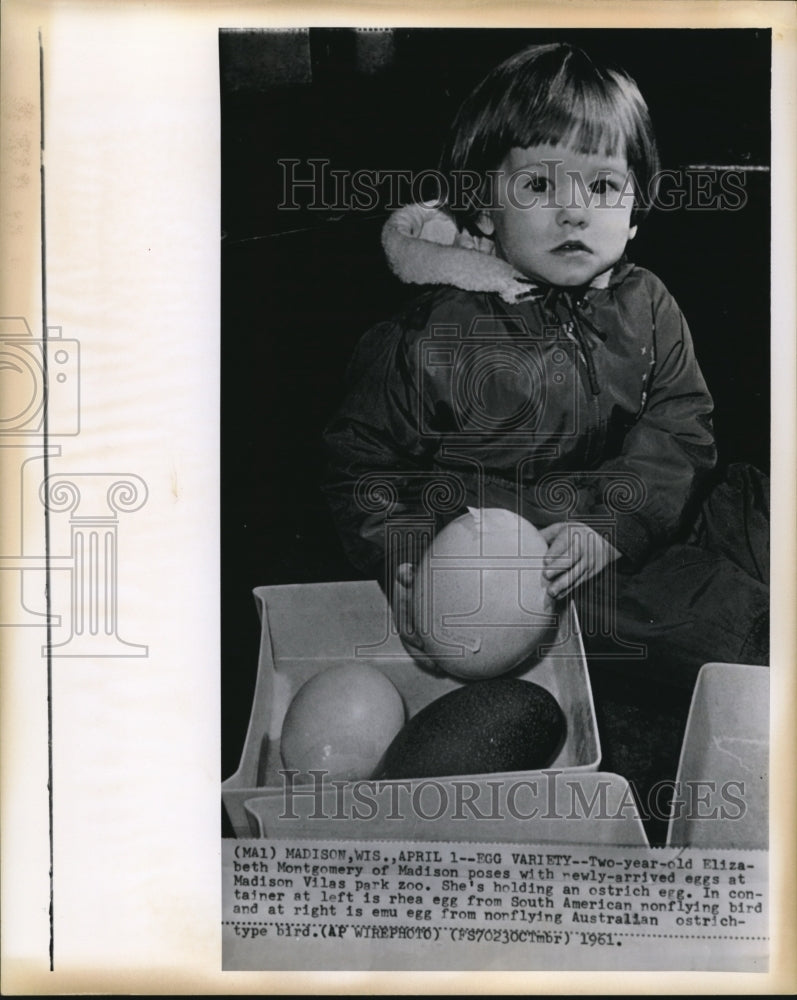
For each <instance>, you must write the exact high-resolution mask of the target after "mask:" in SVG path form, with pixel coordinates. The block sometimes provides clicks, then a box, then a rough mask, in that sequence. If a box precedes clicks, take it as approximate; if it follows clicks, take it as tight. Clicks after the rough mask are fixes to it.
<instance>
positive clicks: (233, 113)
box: [220, 29, 770, 840]
mask: <svg viewBox="0 0 797 1000" xmlns="http://www.w3.org/2000/svg"><path fill="white" fill-rule="evenodd" d="M549 41H569V42H573V43H574V44H576V45H581V46H583V47H584V48H585V49H586V50H587V51H588V52H589V53H590V54H591V55H592V56H593V57H594V58H596V59H598V60H602V61H608V62H612V63H616V64H618V65H620V66H622V67H623V68H624V69H626V70H627V71H628V72H629V73H630V74H631V76H633V77H634V78H635V79H636V81H637V83H638V84H639V87H640V89H641V91H642V93H643V95H644V96H645V98H646V100H647V102H648V105H649V107H650V110H651V114H652V117H653V121H654V125H655V128H656V133H657V137H658V141H659V147H660V152H661V159H662V166H663V167H664V168H669V169H684V168H688V167H690V166H696V165H716V166H723V165H734V166H743V167H746V168H748V169H747V170H746V171H745V173H744V183H745V192H746V196H747V197H746V204H745V206H744V207H743V208H742V209H740V210H738V211H727V210H725V211H721V210H708V211H693V210H687V209H680V210H678V211H672V212H663V211H654V212H653V213H652V214H651V216H650V217H649V218H648V219H647V220H646V221H645V223H644V224H643V225H642V227H641V228H640V231H639V233H638V234H637V237H636V239H635V240H634V241H633V242H632V243H631V244H630V245H629V256H630V257H631V259H632V260H634V261H637V262H639V263H640V264H641V265H643V266H644V267H647V268H649V269H650V270H652V271H654V272H655V273H656V274H658V275H659V276H660V277H661V278H662V280H663V281H664V282H665V284H666V285H667V286H668V287H669V289H670V291H671V292H672V293H673V295H674V296H675V298H676V299H677V301H678V302H679V304H680V306H681V308H682V310H683V312H684V314H685V315H686V317H687V320H688V322H689V325H690V328H691V330H692V334H693V338H694V341H695V346H696V351H697V355H698V359H699V361H700V363H701V366H702V368H703V372H704V374H705V376H706V380H707V382H708V385H709V388H710V389H711V391H712V394H713V396H714V400H715V404H716V409H715V418H714V419H715V429H716V434H717V440H718V445H719V449H720V459H721V462H722V463H728V462H733V461H746V462H752V463H754V464H756V465H758V466H759V468H762V469H768V465H769V279H770V260H769V173H768V171H767V170H766V169H763V170H761V169H759V170H751V169H749V168H751V167H759V168H760V167H764V168H766V167H767V165H768V164H769V149H770V112H769V98H770V72H769V67H770V33H769V31H766V30H749V29H744V30H694V29H684V30H669V29H668V30H660V31H654V30H603V29H598V30H583V31H548V30H545V31H543V30H514V29H513V30H503V29H501V30H498V29H492V30H469V29H455V30H449V29H422V30H421V29H407V30H405V29H401V30H398V29H397V30H395V31H390V32H388V31H354V30H352V29H310V31H309V32H307V31H292V32H264V31H223V32H221V34H220V81H221V123H222V135H221V140H222V198H221V206H222V219H221V228H222V239H221V263H222V302H221V317H222V319H221V356H222V371H221V399H222V410H221V479H222V488H221V516H222V524H221V557H222V580H221V593H222V608H221V611H222V715H223V718H222V772H223V776H224V777H226V776H227V775H229V774H231V773H232V772H233V771H234V770H235V769H236V767H237V765H238V760H239V756H240V752H241V748H242V745H243V740H244V736H245V733H246V726H247V722H248V717H249V709H250V705H251V698H252V693H253V690H254V682H255V675H256V667H257V652H258V642H259V634H260V630H259V622H258V618H257V615H256V612H255V606H254V601H253V599H252V596H251V592H252V589H253V588H254V587H256V586H262V585H273V584H283V583H303V582H318V581H332V580H344V579H353V578H356V577H357V575H358V574H357V573H356V571H354V570H353V568H352V567H351V566H350V565H349V564H348V562H347V561H346V558H345V556H344V555H343V552H342V550H341V548H340V546H339V543H338V541H337V537H336V534H335V529H334V527H333V524H332V521H331V519H330V516H329V514H328V512H327V510H326V507H325V505H324V502H323V498H322V497H321V495H320V492H319V477H320V469H321V463H320V436H321V431H322V428H323V427H324V425H325V423H326V422H327V420H328V419H329V417H330V416H331V414H332V413H333V411H334V409H335V407H336V406H337V404H338V402H339V400H340V396H341V392H342V387H343V376H344V370H345V367H346V364H347V362H348V360H349V357H350V356H351V353H352V350H353V348H354V345H355V343H356V341H357V340H358V339H359V337H360V336H361V335H362V334H363V333H364V332H365V330H366V329H367V328H368V327H369V326H370V325H372V324H373V323H374V322H376V321H378V320H380V319H384V318H386V317H387V316H389V315H390V313H391V312H392V311H393V310H394V309H395V308H396V306H398V305H399V304H400V303H401V302H402V301H404V300H405V299H406V298H407V297H408V296H410V295H412V294H415V292H417V288H413V287H412V286H402V285H401V284H400V283H399V282H398V281H397V280H396V279H395V278H393V276H392V275H391V274H390V273H389V271H388V269H387V267H386V265H385V263H384V260H383V257H382V254H381V248H380V246H379V233H380V230H381V227H382V225H383V223H384V220H385V218H386V215H387V212H386V211H385V209H384V208H377V209H376V210H374V211H372V212H368V213H366V212H362V211H359V212H358V211H348V212H345V211H331V212H330V211H310V210H306V209H305V210H300V211H286V210H285V209H282V210H280V209H279V208H278V205H279V202H280V200H281V198H282V171H281V168H280V167H279V166H278V164H277V160H278V159H280V158H293V159H299V160H301V161H306V160H307V159H308V158H310V157H320V158H324V159H327V160H329V161H331V162H330V168H332V169H341V170H357V169H372V170H399V169H404V170H414V171H418V170H422V169H429V168H434V167H435V166H436V164H437V160H438V157H439V153H440V147H441V145H442V141H443V138H444V136H445V134H446V130H447V128H448V125H449V123H450V121H451V119H452V118H453V115H454V113H455V112H456V109H457V108H458V106H459V104H460V102H461V101H462V99H463V98H464V97H465V96H466V95H467V93H468V92H469V91H470V90H471V89H472V88H473V86H474V85H475V84H476V83H477V82H478V81H479V80H480V79H481V78H482V76H483V75H484V74H485V73H486V72H487V71H488V70H489V69H490V68H491V67H492V66H493V65H495V64H496V63H498V62H500V61H501V60H502V59H503V58H505V57H506V56H508V55H510V54H511V53H513V52H516V51H517V50H519V49H521V48H523V47H524V46H526V45H529V44H533V43H538V42H549ZM308 169H309V168H308V167H307V166H306V165H305V163H304V162H303V163H302V165H300V166H299V167H298V168H297V173H299V174H301V175H302V176H306V175H307V173H308ZM590 672H591V677H592V682H593V689H594V695H595V699H596V704H597V710H598V718H599V727H600V728H601V738H602V742H603V745H604V761H603V765H602V769H603V770H610V771H617V772H618V773H621V774H625V776H626V777H628V778H629V779H630V780H632V782H633V783H635V785H636V787H637V788H638V789H639V788H640V787H644V786H646V785H650V784H651V783H652V782H653V781H655V780H657V779H658V778H663V777H669V778H672V777H674V774H675V767H676V765H677V755H678V750H679V747H680V740H681V736H682V732H683V724H684V722H685V718H686V711H687V708H688V701H689V692H688V691H684V690H680V689H675V688H672V689H671V688H670V687H668V685H667V684H666V683H663V682H662V681H661V680H660V679H659V680H657V681H656V683H655V684H652V683H650V682H649V680H647V679H645V678H644V675H643V674H642V673H641V670H640V667H639V666H638V665H637V667H636V673H635V674H634V675H633V676H630V675H629V674H628V672H627V671H617V670H614V669H613V668H612V666H611V665H610V664H609V665H605V664H604V665H602V666H600V667H598V668H594V667H591V670H590ZM649 832H651V833H652V835H653V838H654V840H655V839H656V836H657V831H656V830H653V831H649ZM660 832H661V831H660V830H659V831H658V833H660Z"/></svg>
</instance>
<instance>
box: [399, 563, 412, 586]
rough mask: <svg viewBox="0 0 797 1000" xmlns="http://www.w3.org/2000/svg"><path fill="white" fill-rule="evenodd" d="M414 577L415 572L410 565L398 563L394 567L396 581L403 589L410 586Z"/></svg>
mask: <svg viewBox="0 0 797 1000" xmlns="http://www.w3.org/2000/svg"><path fill="white" fill-rule="evenodd" d="M414 575H415V570H414V568H413V565H412V563H408V562H407V563H400V564H399V565H398V566H397V567H396V579H397V580H398V582H399V583H400V584H401V585H402V586H403V587H409V586H411V584H412V578H413V576H414Z"/></svg>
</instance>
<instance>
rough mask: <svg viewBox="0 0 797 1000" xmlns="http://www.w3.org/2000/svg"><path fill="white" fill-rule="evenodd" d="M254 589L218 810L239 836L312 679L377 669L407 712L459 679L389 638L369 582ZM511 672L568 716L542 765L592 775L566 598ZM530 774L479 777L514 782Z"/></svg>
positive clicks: (595, 746)
mask: <svg viewBox="0 0 797 1000" xmlns="http://www.w3.org/2000/svg"><path fill="white" fill-rule="evenodd" d="M254 594H255V599H256V601H257V605H258V610H259V613H260V617H261V621H262V633H261V645H260V658H259V664H258V675H257V682H256V686H255V694H254V700H253V704H252V711H251V715H250V719H249V728H248V730H247V735H246V741H245V744H244V748H243V752H242V755H241V761H240V764H239V767H238V770H237V771H236V772H235V774H233V775H232V776H231V777H229V778H228V779H227V780H226V781H224V783H223V785H222V798H223V802H224V806H225V808H226V810H227V814H228V815H229V817H230V820H231V822H232V825H233V828H234V830H235V833H236V836H238V837H257V836H261V835H262V833H261V825H260V823H259V822H258V820H257V819H256V817H255V816H253V815H252V813H251V812H249V813H248V812H247V810H246V807H245V803H246V802H247V800H249V799H262V798H264V797H265V798H270V797H275V796H280V797H282V796H283V794H284V786H283V780H282V777H281V775H280V773H279V772H280V770H281V769H282V761H281V758H280V752H279V745H280V734H281V731H282V720H283V718H284V716H285V713H286V711H287V709H288V706H289V704H290V702H291V700H292V698H293V696H294V695H295V693H296V692H297V691H298V689H299V688H300V687H301V686H302V684H304V683H305V681H307V680H308V679H309V678H310V677H312V676H313V675H315V674H316V673H318V672H319V671H321V670H325V669H327V668H329V667H331V666H333V665H337V664H343V663H351V662H357V663H364V664H368V665H370V666H374V667H377V668H378V669H379V670H381V671H383V672H384V674H385V675H386V676H387V677H388V678H389V679H390V680H391V681H392V682H393V684H394V685H395V686H396V688H397V689H398V691H399V692H400V694H401V695H402V697H403V699H404V703H405V707H406V709H407V717H408V718H410V717H412V716H413V715H415V714H416V713H417V712H418V711H420V709H421V708H423V707H424V706H426V705H428V704H429V703H430V702H432V701H434V700H435V699H436V698H439V697H440V696H441V695H444V694H446V693H447V692H448V691H452V690H454V689H455V688H458V687H461V686H462V684H463V682H462V681H459V680H457V679H456V678H454V677H449V676H436V675H433V674H431V673H429V672H427V671H424V670H422V669H421V668H420V667H419V666H418V665H417V664H416V663H415V662H414V661H413V659H412V658H411V657H410V656H409V654H408V653H407V652H406V651H405V649H404V647H403V646H402V644H401V640H400V639H399V637H398V635H396V634H395V631H394V629H393V627H392V621H391V616H390V609H389V606H388V603H387V601H386V600H385V597H384V594H383V593H382V591H381V590H380V588H379V586H378V584H377V583H376V582H375V581H355V582H345V583H318V584H292V585H288V586H280V587H260V588H257V589H256V590H255V592H254ZM513 676H516V677H520V678H522V679H524V680H530V681H533V682H534V683H536V684H539V685H540V686H541V687H544V688H546V689H547V690H548V691H550V693H551V694H552V695H553V696H554V697H555V698H556V700H557V701H558V702H559V705H560V706H561V708H562V711H563V713H564V715H565V718H566V720H567V735H566V738H565V740H564V742H563V745H562V746H561V748H560V751H559V753H558V754H557V756H556V758H555V760H553V761H552V762H551V764H550V765H549V768H548V770H557V771H564V772H569V773H579V772H588V771H596V770H597V768H598V764H599V763H600V757H601V751H600V742H599V738H598V727H597V721H596V718H595V707H594V704H593V700H592V691H591V687H590V683H589V675H588V673H587V665H586V659H585V656H584V647H583V644H582V642H581V636H580V633H579V629H578V620H577V617H576V613H575V609H574V608H573V606H572V604H569V605H568V606H567V608H566V610H565V611H564V612H563V613H562V616H561V621H560V624H559V628H558V630H557V632H556V634H555V635H554V636H553V637H552V642H551V645H550V647H549V648H548V649H547V650H546V651H545V655H544V656H543V657H542V659H539V660H536V661H534V662H531V663H529V664H528V666H526V667H525V668H524V667H521V668H519V670H518V671H517V672H515V673H513ZM534 773H535V772H512V774H511V775H503V776H495V775H490V776H487V775H480V776H479V778H480V780H482V779H485V778H489V777H492V778H500V777H512V778H515V779H517V778H519V777H520V776H527V775H528V774H534ZM536 773H537V774H539V772H536ZM459 777H460V778H462V777H468V776H459ZM436 780H437V779H436ZM441 780H442V779H441ZM598 842H599V841H598Z"/></svg>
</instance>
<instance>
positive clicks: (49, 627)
mask: <svg viewBox="0 0 797 1000" xmlns="http://www.w3.org/2000/svg"><path fill="white" fill-rule="evenodd" d="M39 109H40V110H39V113H40V118H41V126H40V134H39V146H40V157H39V174H40V176H39V180H40V185H41V192H40V198H41V203H40V213H41V268H42V340H43V342H44V350H43V351H42V356H43V374H44V412H43V418H44V420H43V427H44V482H45V484H46V483H47V480H48V477H49V473H50V448H49V444H50V430H49V386H50V383H49V371H48V362H47V340H48V335H47V227H46V225H45V211H44V207H45V206H44V47H43V45H42V33H41V29H40V30H39ZM44 561H45V570H44V572H45V585H44V594H45V602H46V609H47V797H48V801H47V810H48V822H49V835H50V907H49V918H50V972H53V971H54V969H55V964H54V958H55V921H54V918H55V895H54V882H53V656H52V614H51V612H52V595H51V592H50V508H49V504H48V503H47V502H46V501H45V504H44Z"/></svg>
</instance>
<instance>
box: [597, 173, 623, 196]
mask: <svg viewBox="0 0 797 1000" xmlns="http://www.w3.org/2000/svg"><path fill="white" fill-rule="evenodd" d="M619 190H620V186H619V184H618V183H617V181H613V180H611V179H610V178H609V177H598V178H597V179H596V180H594V181H593V182H592V184H590V191H592V192H593V193H594V194H606V193H607V192H608V191H619Z"/></svg>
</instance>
